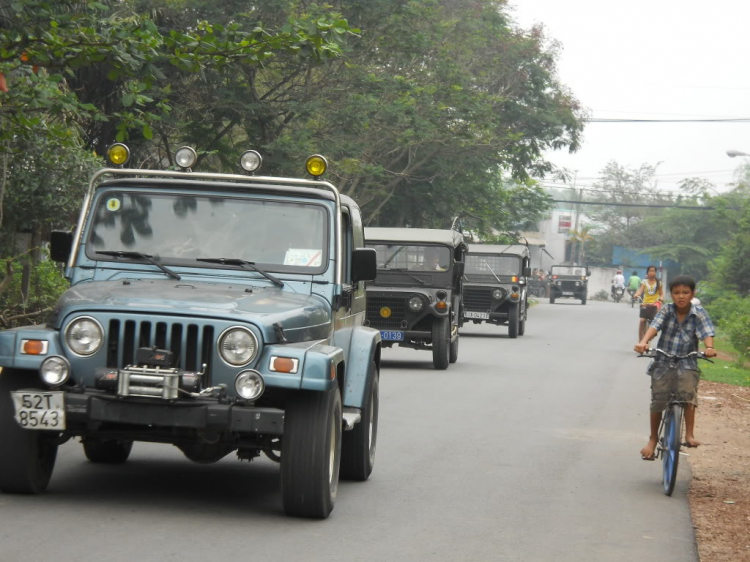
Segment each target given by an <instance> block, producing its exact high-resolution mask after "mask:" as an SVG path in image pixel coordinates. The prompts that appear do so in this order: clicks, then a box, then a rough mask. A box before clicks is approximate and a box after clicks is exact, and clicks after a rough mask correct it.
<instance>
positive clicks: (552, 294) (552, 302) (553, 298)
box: [549, 293, 555, 304]
mask: <svg viewBox="0 0 750 562" xmlns="http://www.w3.org/2000/svg"><path fill="white" fill-rule="evenodd" d="M549 303H550V304H555V293H550V294H549Z"/></svg>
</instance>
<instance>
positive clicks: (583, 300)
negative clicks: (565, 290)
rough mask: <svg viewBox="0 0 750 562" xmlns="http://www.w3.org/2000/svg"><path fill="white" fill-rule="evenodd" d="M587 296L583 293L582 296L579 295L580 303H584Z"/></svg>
mask: <svg viewBox="0 0 750 562" xmlns="http://www.w3.org/2000/svg"><path fill="white" fill-rule="evenodd" d="M587 298H588V295H586V294H584V295H583V296H582V297H581V304H586V299H587Z"/></svg>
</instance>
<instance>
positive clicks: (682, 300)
mask: <svg viewBox="0 0 750 562" xmlns="http://www.w3.org/2000/svg"><path fill="white" fill-rule="evenodd" d="M694 295H695V291H693V290H692V289H691V288H690V287H688V286H687V285H677V286H676V287H673V288H672V301H673V302H674V305H675V306H676V307H677V308H686V307H687V306H689V305H690V300H691V299H692V298H693V296H694Z"/></svg>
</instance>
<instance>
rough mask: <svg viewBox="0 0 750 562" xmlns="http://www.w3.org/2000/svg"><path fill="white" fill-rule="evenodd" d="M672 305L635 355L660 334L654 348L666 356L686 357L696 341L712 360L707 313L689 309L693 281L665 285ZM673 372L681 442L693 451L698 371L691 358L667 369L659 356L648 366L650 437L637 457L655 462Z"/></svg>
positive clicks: (711, 330)
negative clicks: (680, 404)
mask: <svg viewBox="0 0 750 562" xmlns="http://www.w3.org/2000/svg"><path fill="white" fill-rule="evenodd" d="M669 292H670V293H671V295H672V301H673V302H672V303H671V304H668V305H666V306H664V307H662V309H661V310H660V311H659V313H658V314H657V315H656V317H655V318H654V320H653V321H652V322H651V326H649V328H648V330H646V333H645V334H644V336H643V338H642V339H641V341H640V342H638V344H637V345H636V346H635V351H637V352H638V353H643V352H644V351H646V350H647V349H648V342H649V341H651V340H652V339H653V337H654V336H655V335H656V334H657V332H661V336H660V337H659V345H658V348H659V349H661V350H663V351H664V352H666V353H668V354H674V355H687V354H688V353H690V352H692V351H698V340H699V339H700V340H703V344H704V345H705V346H706V357H716V351H714V347H713V345H714V335H715V333H714V326H713V324H712V323H711V318H709V316H708V313H707V312H706V311H705V310H704V308H703V307H702V306H699V305H693V304H692V303H691V300H692V298H693V297H694V296H695V281H694V280H693V278H692V277H689V276H687V275H678V276H677V277H675V278H674V279H673V280H672V281H671V282H670V283H669ZM673 369H677V375H678V376H677V393H678V396H679V398H680V399H681V400H682V401H684V402H685V403H686V404H685V441H686V443H687V445H688V447H697V446H698V445H700V442H699V441H698V440H696V438H695V435H694V434H693V430H694V428H695V408H696V406H697V405H698V380H699V378H700V369H698V363H697V361H696V359H695V358H694V357H689V358H687V359H683V360H681V361H678V363H677V366H676V367H671V366H670V364H669V361H667V360H666V359H665V358H664V357H663V356H662V355H657V356H656V357H655V358H654V360H653V361H651V363H650V364H649V366H648V371H647V372H648V374H649V375H651V416H650V425H651V435H650V437H649V440H648V444H647V445H646V446H645V447H644V448H643V449H641V457H642V458H643V459H644V460H647V461H652V460H654V458H655V455H654V452H655V451H656V444H657V435H658V432H659V422H660V421H661V413H662V411H663V410H664V409H665V408H666V407H667V400H668V398H669V394H670V383H669V381H670V379H671V378H672V376H671V375H674V374H675V373H674V371H673Z"/></svg>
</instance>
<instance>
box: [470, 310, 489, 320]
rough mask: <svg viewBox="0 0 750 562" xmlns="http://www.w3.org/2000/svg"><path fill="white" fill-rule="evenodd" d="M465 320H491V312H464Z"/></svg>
mask: <svg viewBox="0 0 750 562" xmlns="http://www.w3.org/2000/svg"><path fill="white" fill-rule="evenodd" d="M464 318H479V319H481V320H489V319H490V313H489V312H473V311H471V310H464Z"/></svg>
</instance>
